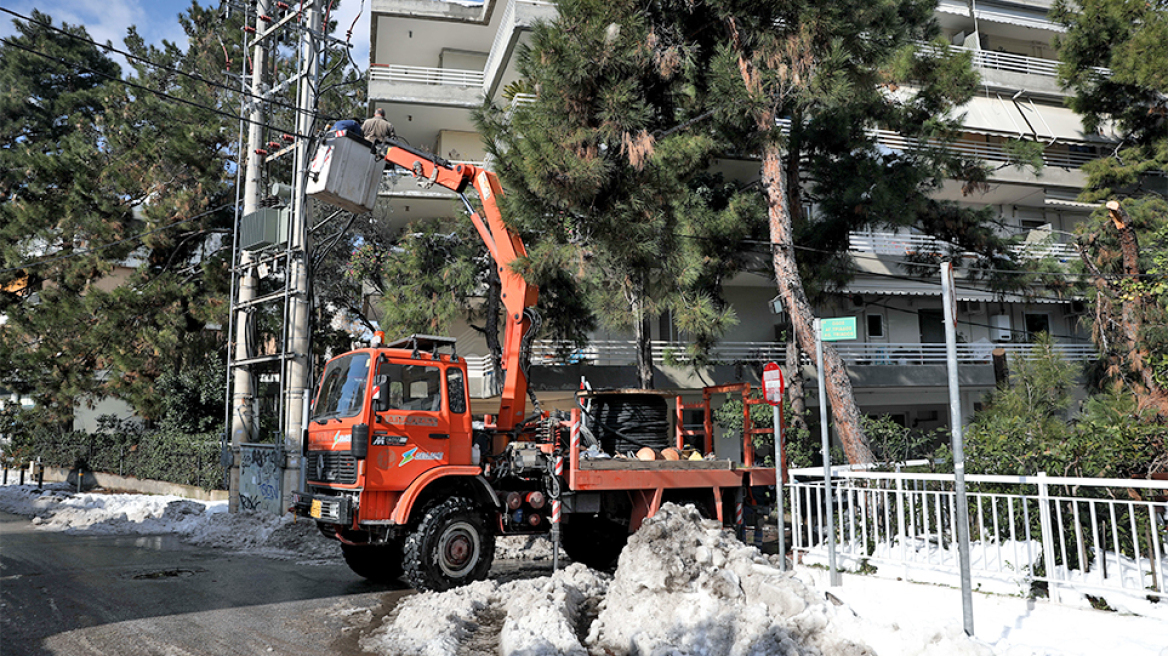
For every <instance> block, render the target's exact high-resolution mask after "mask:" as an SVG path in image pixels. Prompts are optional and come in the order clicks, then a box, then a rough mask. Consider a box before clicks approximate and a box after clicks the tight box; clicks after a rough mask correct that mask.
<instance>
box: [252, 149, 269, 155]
mask: <svg viewBox="0 0 1168 656" xmlns="http://www.w3.org/2000/svg"><path fill="white" fill-rule="evenodd" d="M255 154H256V155H260V156H262V157H267V156H268V151H267V150H265V149H263V148H256V149H255Z"/></svg>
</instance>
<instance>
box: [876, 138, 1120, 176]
mask: <svg viewBox="0 0 1168 656" xmlns="http://www.w3.org/2000/svg"><path fill="white" fill-rule="evenodd" d="M873 132H874V133H875V134H876V140H877V142H878V143H880V144H881V145H884V146H887V147H888V148H891V149H893V150H914V149H917V148H921V147H922V146H923V145H926V144H921V142H920V141H918V140H917V139H913V138H910V137H905V136H902V135H901V134H899V133H897V132H892V131H891V130H873ZM949 148H950V149H952V150H954V151H956V152H959V153H962V154H965V155H969V156H971V157H976V158H978V159H984V160H989V161H994V162H1010V161H1013V158H1012V157H1011V156H1010V154H1009V153H1008V152H1007V151H1006V149H1005V147H1004V145H1003V144H1002V143H995V142H990V143H986V142H981V141H969V140H966V139H962V140H958V141H956V142H954V143H952V144H949ZM1096 159H1099V156H1098V155H1096V154H1093V153H1076V152H1071V151H1070V150H1061V149H1059V148H1047V149H1046V150H1045V151H1044V152H1043V154H1042V161H1043V162H1044V163H1045V164H1046V165H1047V166H1054V167H1058V168H1066V169H1077V168H1079V167H1080V166H1082V165H1083V164H1086V163H1087V162H1090V161H1092V160H1096Z"/></svg>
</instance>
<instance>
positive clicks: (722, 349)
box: [531, 340, 1095, 366]
mask: <svg viewBox="0 0 1168 656" xmlns="http://www.w3.org/2000/svg"><path fill="white" fill-rule="evenodd" d="M686 346H687V344H686V343H685V342H670V341H659V340H654V341H653V342H652V344H651V347H652V352H653V363H654V364H657V365H662V364H665V356H666V354H667V353H672V355H673V357H674V359H675V361H684V360H685V358H684V354H685V348H686ZM834 346H835V348H836V349H837V350H838V351H839V353H840V355H841V356H842V357H843V359H844V362H846V363H847V364H849V365H853V366H890V365H924V364H945V362H946V357H947V356H946V351H945V345H944V344H920V343H879V344H876V343H845V342H837V343H836V344H835V345H834ZM996 348H1002V349H1005V351H1006V354H1007V356H1008V357H1025V358H1029V357H1030V354H1031V352H1032V350H1033V348H1034V345H1032V344H998V343H990V342H978V343H972V344H958V345H957V360H958V362H961V363H964V364H989V363H990V358H991V353H992V351H993V350H994V349H996ZM786 350H787V349H786V345H785V344H778V343H775V342H722V343H720V344H718V345H717V346H715V347H714V349H713V350H712V351H711V352H710V358H711V359H712V360H713V361H714V363H717V364H733V363H760V362H777V363H779V364H786ZM1055 350H1056V351H1057V352H1058V353H1059V354H1060V355H1062V356H1063V358H1065V359H1066V360H1069V361H1072V362H1080V361H1084V360H1089V359H1091V358H1093V357H1094V356H1095V346H1094V345H1093V344H1089V343H1087V344H1069V343H1068V344H1057V345H1056V346H1055ZM636 360H637V351H636V344H635V343H634V342H632V341H621V340H598V341H594V342H590V343H589V344H588V345H587V346H585V347H583V348H576V347H574V346H573V345H571V344H570V343H567V342H557V341H553V340H536V341H535V342H534V343H533V344H532V355H531V363H532V364H533V365H545V366H559V365H570V364H589V365H599V366H632V365H633V364H634V363H635V362H636ZM803 363H804V364H810V359H809V358H808V357H806V356H804V358H803Z"/></svg>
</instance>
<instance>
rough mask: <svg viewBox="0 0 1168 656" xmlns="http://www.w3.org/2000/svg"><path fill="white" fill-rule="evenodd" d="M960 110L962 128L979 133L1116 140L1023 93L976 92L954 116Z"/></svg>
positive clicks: (1064, 139)
mask: <svg viewBox="0 0 1168 656" xmlns="http://www.w3.org/2000/svg"><path fill="white" fill-rule="evenodd" d="M961 114H965V121H964V124H965V125H964V129H965V131H966V132H975V133H978V134H990V135H997V136H1006V137H1015V138H1017V137H1029V138H1031V139H1035V140H1037V141H1048V142H1049V141H1061V142H1078V143H1106V142H1114V141H1117V140H1118V139H1117V138H1116V137H1115V136H1114V135H1112V134H1093V133H1089V132H1086V131H1084V130H1083V121H1082V119H1080V118H1079V115H1078V114H1076V113H1075V112H1073V111H1071V110H1070V109H1068V108H1066V107H1057V106H1054V105H1042V104H1039V103H1036V102H1034V101H1033V100H1031V99H1029V98H1025V97H1021V98H1018V99H1017V100H1014V99H1012V98H1010V97H1009V96H999V95H995V96H994V97H991V98H986V97H983V96H977V97H975V98H973V99H971V100H970V101H969V102H968V103H966V104H964V105H962V106H960V107H956V108H954V110H953V115H954V116H959V115H961Z"/></svg>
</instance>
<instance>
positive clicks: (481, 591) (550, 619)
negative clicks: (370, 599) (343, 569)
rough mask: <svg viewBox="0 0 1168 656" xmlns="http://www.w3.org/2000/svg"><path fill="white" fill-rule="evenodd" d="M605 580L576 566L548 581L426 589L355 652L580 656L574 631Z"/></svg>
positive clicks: (427, 655) (430, 655)
mask: <svg viewBox="0 0 1168 656" xmlns="http://www.w3.org/2000/svg"><path fill="white" fill-rule="evenodd" d="M607 587H608V578H607V577H606V576H605V575H603V574H600V573H597V572H594V571H592V570H590V569H588V568H587V567H584V566H583V565H579V564H575V565H570V566H568V567H566V568H564V569H562V570H560V571H559V572H556V573H555V574H554V575H552V576H545V577H541V578H537V579H527V580H520V581H512V582H510V583H504V584H499V583H497V582H495V581H480V582H478V583H473V584H471V585H468V586H466V587H462V588H456V589H454V590H450V591H447V592H425V593H422V594H419V595H415V596H413V597H409V598H408V599H404V600H403V601H402V602H401V603H400V604H398V607H397V609H396V610H395V612H394V613H393V614H391V615H390V617H389V618H388V621H387V623H386V624H385V625H383V626H382V627H381V628H379V629H377V630H375V631H374V632H372V633H371V634H370V635H369V636H368V637H366V638H365V639H364V640H362V641H361V648H362V649H364V650H366V651H373V652H377V653H381V654H402V655H406V654H409V655H411V656H412V655H414V654H417V655H419V656H453V655H454V654H458V653H466V651H467V645H468V644H470V645H472V651H473V649H474V648H476V647H477V651H474V653H483V654H494V653H501V654H514V655H519V654H522V655H523V656H553V655H561V654H563V655H569V656H572V655H574V656H586V655H587V654H588V651H587V650H586V649H585V647H584V645H583V644H582V643H581V642H580V639H579V637H578V636H579V633H580V629H581V623H582V620H583V619H585V618H586V612H587V609H588V608H589V607H591V606H594V605H595V603H596V601H597V600H598V599H599V598H600V596H601V595H603V594H604V591H605V590H606V589H607Z"/></svg>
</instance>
